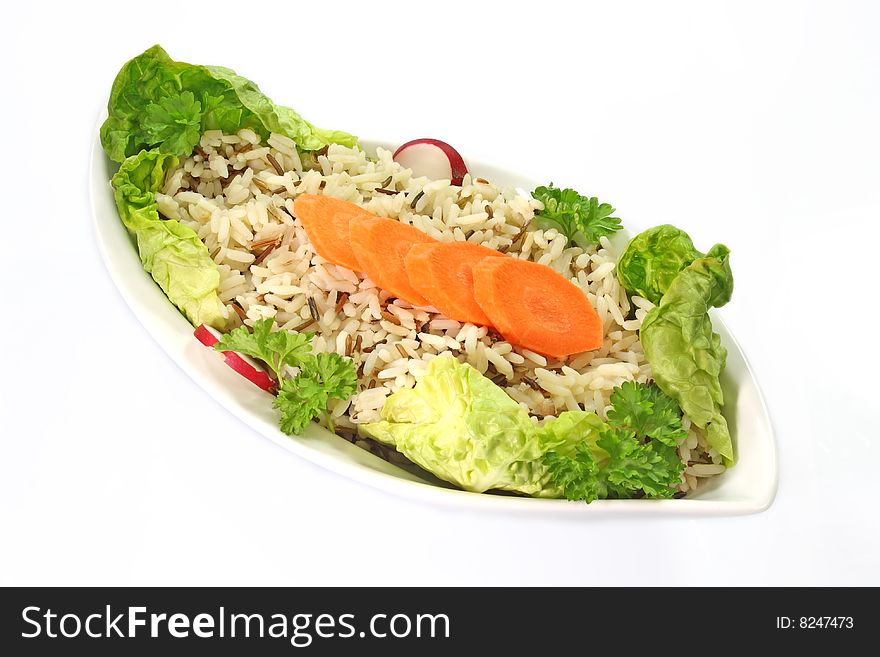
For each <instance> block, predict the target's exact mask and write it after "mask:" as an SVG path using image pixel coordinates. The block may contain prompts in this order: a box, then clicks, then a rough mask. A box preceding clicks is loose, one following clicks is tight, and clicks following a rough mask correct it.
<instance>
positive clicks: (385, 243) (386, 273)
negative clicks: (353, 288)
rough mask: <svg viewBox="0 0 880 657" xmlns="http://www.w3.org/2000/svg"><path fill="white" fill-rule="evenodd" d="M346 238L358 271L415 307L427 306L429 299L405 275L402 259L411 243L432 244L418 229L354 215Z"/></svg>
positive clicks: (392, 221)
mask: <svg viewBox="0 0 880 657" xmlns="http://www.w3.org/2000/svg"><path fill="white" fill-rule="evenodd" d="M349 237H350V238H351V246H352V248H353V249H354V254H355V257H357V260H358V263H359V264H360V267H359V269H360V271H362V272H364V273H365V274H366V275H367V276H369V277H370V278H371V279H372V280H373V281H374V282H375V283H376V285H378V286H379V287H381V288H383V289H386V290H388V291H389V292H391V294H393V295H394V296H396V297H400V298H401V299H405V300H406V301H409V302H410V303H411V304H413V305H415V306H427V305H429V304H428V300H427V299H425V297H423V296H422V295H421V294H419V293H418V292H417V291H416V290H415V289H414V288H413V286H412V285H410V282H409V278H408V277H407V275H406V269H405V268H404V265H403V259H404V258H405V257H406V254H407V253H408V252H409V250H410V248H412V246H413V245H414V244H421V243H426V242H431V243H434V242H436V240H435V239H433V238H431V237H428V236H427V235H426V234H425V233H423V232H422V231H420V230H419V229H418V228H413V227H412V226H409V225H407V224H402V223H400V222H399V221H395V220H394V219H384V218H382V217H375V216H370V217H364V216H358V217H353V218H352V219H351V222H350V223H349Z"/></svg>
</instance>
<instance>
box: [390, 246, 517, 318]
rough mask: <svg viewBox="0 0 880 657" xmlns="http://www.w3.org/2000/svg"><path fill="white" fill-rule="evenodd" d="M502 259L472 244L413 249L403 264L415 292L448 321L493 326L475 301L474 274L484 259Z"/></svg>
mask: <svg viewBox="0 0 880 657" xmlns="http://www.w3.org/2000/svg"><path fill="white" fill-rule="evenodd" d="M503 255H504V254H502V253H499V252H498V251H495V250H494V249H489V248H487V247H485V246H480V245H479V244H472V243H470V242H434V243H426V244H416V245H415V246H413V247H412V248H411V249H410V250H409V253H407V254H406V257H405V258H404V259H403V264H404V266H405V267H406V275H407V276H408V277H409V282H410V284H411V285H412V286H413V288H414V289H415V290H416V292H418V293H419V294H421V295H422V296H423V297H425V298H426V299H427V300H428V303H430V304H431V305H432V306H434V307H435V308H436V309H437V310H439V311H440V312H441V313H443V314H444V315H446V316H447V317H449V319H456V320H458V321H460V322H472V323H474V324H483V325H485V326H491V322H490V321H489V318H488V317H486V313H484V312H483V309H482V308H480V306H479V305H478V304H477V302H476V301H475V300H474V275H473V271H472V270H473V267H474V265H476V264H477V263H478V262H480V260H482V259H483V258H491V257H494V256H499V257H503Z"/></svg>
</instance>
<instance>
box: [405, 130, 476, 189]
mask: <svg viewBox="0 0 880 657" xmlns="http://www.w3.org/2000/svg"><path fill="white" fill-rule="evenodd" d="M394 161H395V162H397V163H399V164H401V165H402V166H405V167H406V168H407V169H412V172H413V175H414V176H416V177H418V176H428V178H432V179H436V180H451V181H452V184H453V185H460V184H461V181H462V178H464V174H466V173H467V172H468V169H467V165H465V163H464V159H463V158H462V157H461V155H459V154H458V151H457V150H455V149H454V148H453V147H452V146H450V145H449V144H447V143H446V142H445V141H440V140H439V139H413V140H412V141H408V142H406V143H405V144H404V145H403V146H401V147H400V148H398V149H397V150H396V151H394Z"/></svg>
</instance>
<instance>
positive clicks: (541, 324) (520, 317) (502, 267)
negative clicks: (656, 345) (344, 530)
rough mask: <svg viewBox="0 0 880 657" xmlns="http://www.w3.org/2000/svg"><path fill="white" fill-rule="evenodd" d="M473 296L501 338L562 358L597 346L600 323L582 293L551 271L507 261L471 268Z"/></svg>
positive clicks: (600, 337)
mask: <svg viewBox="0 0 880 657" xmlns="http://www.w3.org/2000/svg"><path fill="white" fill-rule="evenodd" d="M473 275H474V298H475V299H476V301H477V303H478V304H479V305H480V307H481V308H482V309H483V312H485V313H486V316H487V317H488V318H489V320H490V321H491V322H492V325H493V326H494V327H495V328H496V329H498V331H499V332H500V333H501V335H503V336H504V338H505V339H506V340H508V341H510V342H512V343H514V344H518V345H520V346H522V347H525V348H526V349H531V350H532V351H536V352H538V353H541V354H546V355H548V356H553V357H555V358H562V357H564V356H570V355H571V354H577V353H580V352H582V351H591V350H593V349H598V348H599V347H601V346H602V340H603V330H602V320H600V319H599V316H598V315H597V314H596V311H595V310H594V309H593V306H591V305H590V302H589V301H588V300H587V297H586V295H585V294H584V293H583V291H582V290H581V289H580V288H578V287H577V286H576V285H575V284H574V283H572V282H571V281H569V280H568V279H567V278H565V277H564V276H563V275H562V274H560V273H558V272H557V271H556V270H554V269H551V268H550V267H547V266H546V265H539V264H537V263H534V262H528V261H526V260H518V259H516V258H512V257H506V258H484V259H483V260H481V261H480V262H478V263H477V264H476V265H475V266H474V268H473Z"/></svg>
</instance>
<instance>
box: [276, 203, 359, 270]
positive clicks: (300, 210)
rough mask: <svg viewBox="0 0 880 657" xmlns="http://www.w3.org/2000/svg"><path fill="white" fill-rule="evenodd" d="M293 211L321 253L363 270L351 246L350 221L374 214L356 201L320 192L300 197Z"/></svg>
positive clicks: (345, 264) (333, 261)
mask: <svg viewBox="0 0 880 657" xmlns="http://www.w3.org/2000/svg"><path fill="white" fill-rule="evenodd" d="M293 211H294V213H295V214H296V216H297V218H298V219H299V220H300V221H301V222H302V225H303V228H305V230H306V234H307V235H308V236H309V241H310V242H311V243H312V245H313V246H314V247H315V251H316V252H317V253H318V255H319V256H321V257H322V258H324V259H325V260H329V261H330V262H332V263H334V264H336V265H342V266H343V267H347V268H348V269H353V270H359V269H360V267H359V265H358V260H357V257H355V254H354V251H353V250H352V248H351V240H350V239H349V234H348V223H349V221H351V218H352V217H372V216H374V215H372V214H370V213H369V212H367V211H366V210H364V209H363V208H362V207H360V206H358V205H355V204H354V203H349V202H348V201H343V200H341V199H338V198H334V197H332V196H324V195H321V194H302V195H301V196H298V197H297V198H296V200H295V201H294V202H293Z"/></svg>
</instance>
